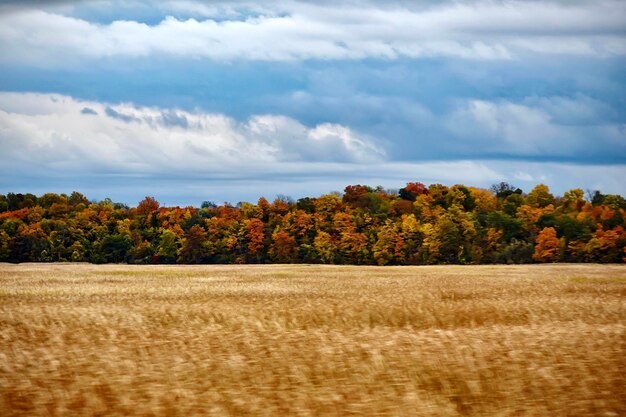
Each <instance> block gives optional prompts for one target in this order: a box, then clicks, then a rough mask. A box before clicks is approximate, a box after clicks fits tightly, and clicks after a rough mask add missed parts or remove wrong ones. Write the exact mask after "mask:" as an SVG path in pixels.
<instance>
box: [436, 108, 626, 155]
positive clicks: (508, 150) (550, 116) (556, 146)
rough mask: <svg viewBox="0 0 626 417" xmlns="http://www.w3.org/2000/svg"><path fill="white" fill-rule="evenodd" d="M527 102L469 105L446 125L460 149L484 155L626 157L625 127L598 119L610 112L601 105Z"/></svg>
mask: <svg viewBox="0 0 626 417" xmlns="http://www.w3.org/2000/svg"><path fill="white" fill-rule="evenodd" d="M522 103H524V104H520V103H514V102H511V101H507V100H499V101H487V100H469V101H465V102H463V103H461V104H460V105H459V107H458V109H457V110H456V111H454V112H453V113H452V114H450V115H449V116H448V117H447V121H446V126H447V128H448V130H449V131H451V132H452V133H453V134H454V135H455V136H456V137H457V138H459V139H460V140H461V142H459V145H460V146H466V147H467V148H468V149H469V148H475V147H481V148H482V149H481V151H482V153H483V154H492V155H493V154H495V155H498V154H499V155H516V156H518V157H526V158H532V157H539V158H543V159H560V158H561V159H570V160H571V159H581V160H583V159H587V160H593V157H594V155H595V156H600V155H604V157H603V159H605V160H606V159H607V157H610V158H608V159H611V158H614V157H618V158H622V159H623V158H624V157H626V141H625V140H624V139H625V136H624V132H625V127H624V126H623V125H620V124H617V123H611V122H607V121H600V119H599V118H597V117H595V115H594V113H595V112H596V111H597V109H602V108H603V107H605V106H602V105H601V103H598V102H595V101H593V100H590V99H586V98H582V99H581V98H579V99H578V100H572V99H566V98H562V97H551V98H550V97H548V98H540V99H539V98H528V99H526V100H523V101H522ZM568 109H569V111H570V112H571V113H570V114H569V115H568V114H567V111H568ZM576 115H578V117H576ZM572 119H575V120H576V119H577V120H578V121H579V122H582V123H586V124H584V125H577V124H576V123H574V122H573V120H572ZM607 152H611V155H607ZM581 157H582V158H581Z"/></svg>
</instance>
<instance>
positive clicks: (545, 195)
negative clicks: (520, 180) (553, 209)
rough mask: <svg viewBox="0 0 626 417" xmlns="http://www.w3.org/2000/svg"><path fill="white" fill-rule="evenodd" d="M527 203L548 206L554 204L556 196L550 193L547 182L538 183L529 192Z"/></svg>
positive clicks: (533, 205) (541, 206)
mask: <svg viewBox="0 0 626 417" xmlns="http://www.w3.org/2000/svg"><path fill="white" fill-rule="evenodd" d="M526 203H527V204H528V205H530V206H532V207H539V208H543V207H547V206H548V205H550V204H554V203H555V200H554V196H553V195H552V194H550V188H549V187H548V186H547V185H545V184H538V185H536V186H535V188H533V189H532V190H531V192H530V193H528V196H527V197H526Z"/></svg>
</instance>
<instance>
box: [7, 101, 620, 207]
mask: <svg viewBox="0 0 626 417" xmlns="http://www.w3.org/2000/svg"><path fill="white" fill-rule="evenodd" d="M508 106H509V105H506V104H505V105H503V107H504V109H499V108H493V107H491V105H490V104H487V103H482V102H478V103H471V104H470V107H469V108H468V109H467V110H464V111H465V112H469V113H470V116H472V117H475V118H476V120H477V121H476V123H479V124H480V123H482V124H484V125H485V126H486V127H485V129H487V130H488V129H496V130H497V129H500V127H498V125H497V124H496V125H495V126H493V125H492V123H494V122H493V120H494V118H495V120H497V118H498V117H499V116H498V117H495V116H494V115H493V113H494V112H495V113H496V115H497V113H498V112H505V113H506V112H509V111H516V110H519V109H518V108H517V107H515V106H514V107H513V110H511V109H508V108H507V107H508ZM526 111H527V110H523V109H522V114H523V115H524V114H525V112H526ZM472 112H474V113H476V112H478V113H477V114H474V113H472ZM484 112H486V113H487V116H484V115H483V113H484ZM531 113H532V112H531ZM470 116H468V115H466V114H464V113H463V117H470ZM455 117H456V116H455ZM526 117H530V118H531V119H533V117H535V116H534V115H533V114H531V115H530V116H526ZM541 120H542V118H541V117H539V121H541ZM0 126H2V129H0V148H1V149H2V150H3V152H2V154H1V156H0V187H3V188H6V187H10V189H6V190H5V191H4V192H6V191H31V192H48V191H51V190H52V191H54V190H58V191H63V192H67V191H71V190H72V189H78V190H84V191H89V192H90V193H92V194H91V195H90V197H92V198H103V197H106V196H110V197H115V198H117V199H118V200H121V201H126V202H134V200H136V199H137V198H138V193H139V194H143V193H148V194H153V195H157V196H160V198H161V199H163V201H164V202H169V203H171V204H173V203H176V204H180V203H181V202H185V203H189V204H197V203H198V202H199V201H202V200H203V199H216V200H219V199H233V200H237V201H238V200H239V199H242V198H246V199H249V200H254V199H256V198H258V197H259V196H260V195H263V194H264V195H267V196H270V197H271V196H273V195H275V194H277V193H284V194H290V195H293V196H295V197H300V196H304V195H316V194H322V193H325V192H329V191H332V190H341V189H343V187H344V186H345V185H347V184H350V183H363V182H365V183H369V184H373V185H377V184H382V185H384V186H388V187H399V186H402V185H403V184H404V183H405V182H407V181H410V180H420V181H423V182H426V183H433V182H444V183H447V184H454V183H457V182H463V183H466V184H468V185H478V186H484V187H488V186H489V185H491V184H493V183H495V182H498V181H502V180H508V181H511V182H513V183H515V184H519V185H520V186H525V187H527V188H528V187H531V186H533V185H534V184H535V183H537V182H548V183H549V184H551V185H556V188H555V190H556V191H557V192H559V191H563V190H565V189H568V188H572V187H578V186H585V185H586V186H588V187H592V188H599V189H602V190H604V191H610V192H621V193H626V188H625V187H624V184H623V183H622V182H621V181H619V178H622V177H623V176H625V175H626V165H624V164H618V165H604V166H597V165H587V166H577V165H573V164H559V163H529V162H523V161H498V160H480V159H476V160H473V161H468V160H462V159H460V160H447V161H416V160H402V159H398V158H396V159H393V158H391V157H390V155H389V154H388V152H387V151H386V145H385V143H384V142H381V141H380V140H377V139H376V138H372V137H369V136H365V135H363V134H361V133H359V132H356V131H354V130H353V129H351V128H350V127H348V126H342V125H338V124H331V123H323V124H318V125H315V126H312V127H307V126H305V125H303V124H302V123H300V122H298V121H297V120H294V119H292V118H289V117H286V116H281V115H256V116H252V117H250V118H248V119H246V120H243V121H237V120H235V119H233V118H230V117H227V116H225V115H223V114H219V113H206V112H202V111H196V112H189V111H183V110H179V109H167V108H158V107H139V106H135V105H132V104H128V103H127V104H111V103H102V102H96V101H84V100H78V99H75V98H72V97H69V96H63V95H58V94H34V93H6V92H5V93H0ZM277 190H278V191H277Z"/></svg>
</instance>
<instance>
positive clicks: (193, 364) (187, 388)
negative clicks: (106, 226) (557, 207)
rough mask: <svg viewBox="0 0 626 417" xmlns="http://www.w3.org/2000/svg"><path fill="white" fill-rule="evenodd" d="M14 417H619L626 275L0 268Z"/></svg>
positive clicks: (599, 270)
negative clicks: (106, 416) (285, 416)
mask: <svg viewBox="0 0 626 417" xmlns="http://www.w3.org/2000/svg"><path fill="white" fill-rule="evenodd" d="M0 415H2V416H5V417H8V416H15V415H29V416H47V415H50V416H65V415H73V416H81V415H85V416H87V415H89V416H91V415H119V416H122V415H131V416H135V415H136V416H174V415H180V416H193V415H214V416H229V415H232V416H235V415H251V416H276V415H290V416H291V415H293V416H350V415H366V416H376V415H385V416H456V415H469V416H478V415H480V416H556V415H559V416H592V415H593V416H620V415H621V416H623V415H626V267H624V266H618V265H613V266H598V265H534V266H465V267H456V266H441V267H384V268H380V267H345V266H344V267H332V266H172V267H166V266H146V267H143V266H127V265H123V266H122V265H104V266H95V265H69V264H66V265H61V264H53V265H34V264H24V265H7V264H0Z"/></svg>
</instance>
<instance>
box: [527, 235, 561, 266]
mask: <svg viewBox="0 0 626 417" xmlns="http://www.w3.org/2000/svg"><path fill="white" fill-rule="evenodd" d="M562 243H563V242H562V241H561V239H559V238H558V237H557V235H556V230H555V229H554V227H544V228H543V229H542V230H541V232H539V235H537V238H536V239H535V253H534V254H533V259H534V260H535V261H537V262H557V261H559V259H560V257H561V256H560V255H561V254H560V252H561V247H562Z"/></svg>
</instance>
